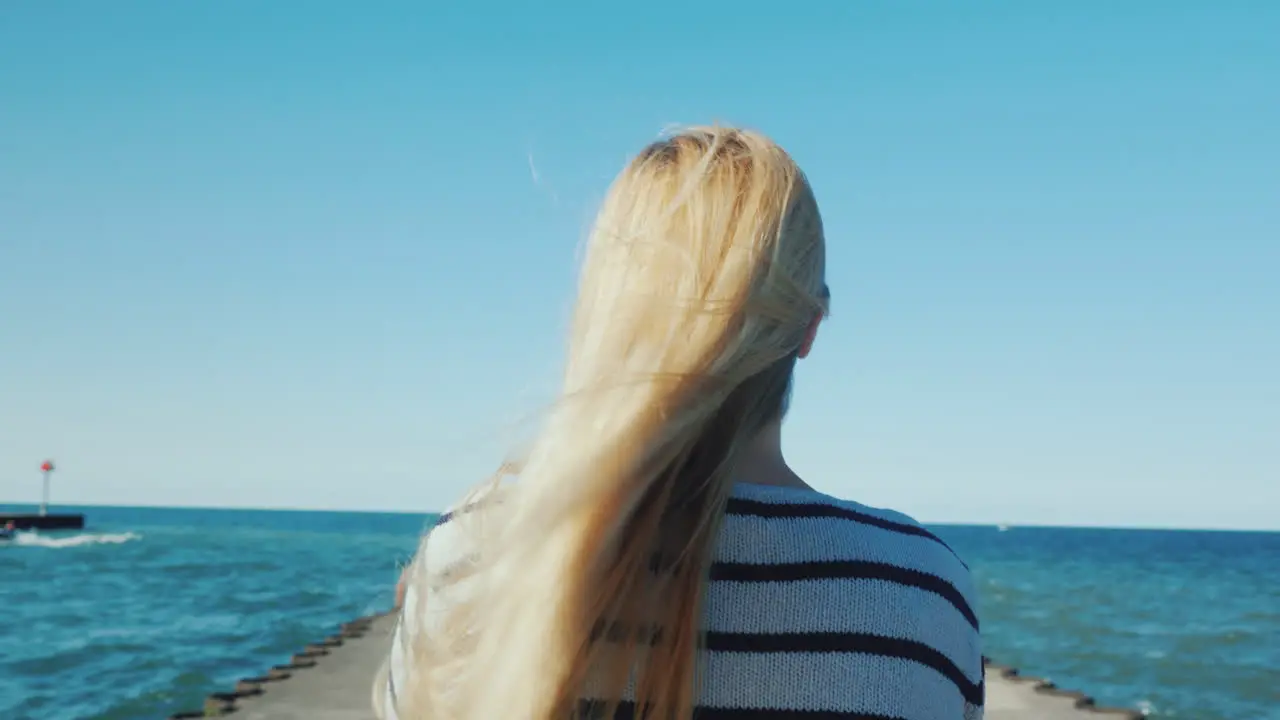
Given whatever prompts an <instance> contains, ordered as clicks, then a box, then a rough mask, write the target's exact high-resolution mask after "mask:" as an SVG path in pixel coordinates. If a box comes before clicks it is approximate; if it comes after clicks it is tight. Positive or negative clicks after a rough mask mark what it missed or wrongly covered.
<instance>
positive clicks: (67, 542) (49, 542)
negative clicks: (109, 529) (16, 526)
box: [12, 532, 142, 549]
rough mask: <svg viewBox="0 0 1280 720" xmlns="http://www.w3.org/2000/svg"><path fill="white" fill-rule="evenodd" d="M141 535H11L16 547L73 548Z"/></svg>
mask: <svg viewBox="0 0 1280 720" xmlns="http://www.w3.org/2000/svg"><path fill="white" fill-rule="evenodd" d="M141 539H142V536H141V535H138V534H137V533H131V532H126V533H101V534H94V533H84V534H81V535H70V536H63V537H50V536H47V535H39V534H37V533H33V532H21V533H18V534H17V535H15V536H14V537H13V540H12V543H13V545H14V546H16V547H40V548H52V549H61V548H74V547H84V546H86V545H121V544H123V543H127V542H130V541H132V540H141Z"/></svg>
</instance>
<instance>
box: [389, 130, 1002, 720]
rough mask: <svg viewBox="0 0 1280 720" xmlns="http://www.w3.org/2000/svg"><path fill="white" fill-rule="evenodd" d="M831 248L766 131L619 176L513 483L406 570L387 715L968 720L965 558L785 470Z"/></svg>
mask: <svg viewBox="0 0 1280 720" xmlns="http://www.w3.org/2000/svg"><path fill="white" fill-rule="evenodd" d="M824 244H825V240H824V238H823V233H822V221H821V218H820V217H819V214H818V206H817V202H816V201H815V199H814V196H813V192H812V190H811V189H810V187H809V185H808V183H807V181H806V179H805V177H804V175H803V174H802V173H801V172H800V170H799V168H798V167H797V166H796V164H795V163H794V162H793V161H792V159H791V158H790V157H789V156H788V155H787V154H786V153H785V152H784V151H783V150H782V149H781V148H779V147H778V146H777V145H775V144H774V143H773V142H771V141H770V140H769V139H768V138H766V137H764V136H762V135H760V134H757V133H754V132H750V131H745V130H735V129H723V128H703V129H692V130H689V131H686V132H683V133H681V134H678V135H675V136H673V137H671V138H669V139H666V140H663V141H660V142H657V143H654V144H652V145H650V146H649V147H648V148H646V149H645V150H644V151H643V152H641V153H640V154H639V155H638V156H637V157H636V158H634V159H633V160H632V161H631V162H630V164H629V165H628V166H627V167H626V168H625V169H624V170H623V171H622V173H621V174H620V175H619V176H618V177H617V179H616V180H615V181H614V183H613V185H612V187H611V189H610V191H609V193H608V195H607V196H606V198H605V200H604V202H603V205H602V207H601V209H600V212H599V216H598V218H597V220H596V223H595V226H594V228H593V230H592V233H591V237H590V241H589V244H588V247H587V252H586V256H585V259H584V262H583V267H582V271H581V278H580V287H579V293H578V301H577V306H576V310H575V314H574V318H573V323H572V329H571V334H570V338H569V348H568V362H567V367H566V368H565V371H564V380H563V389H562V392H561V396H560V399H559V401H558V402H557V404H556V405H555V406H554V408H553V409H552V411H551V413H550V416H549V418H548V420H547V422H546V425H545V427H543V428H542V430H541V432H540V433H539V435H538V436H537V438H536V440H535V441H534V442H533V443H532V445H531V447H530V448H529V450H528V452H527V453H525V454H523V456H522V457H523V461H522V462H521V463H520V466H519V473H518V474H519V478H518V481H516V482H515V483H512V484H509V485H504V486H498V485H496V484H494V485H491V486H489V487H488V489H487V491H486V492H485V493H483V494H479V495H477V496H475V497H473V498H472V499H471V500H470V501H468V502H465V503H463V504H462V506H461V508H460V509H459V510H458V511H455V512H453V513H450V514H447V515H446V516H445V517H444V518H443V519H442V522H441V523H440V524H439V525H437V527H436V528H435V530H434V531H433V532H432V533H431V535H430V536H429V538H428V540H429V541H428V542H424V544H423V547H422V549H421V550H420V552H419V555H418V557H417V559H416V560H415V563H414V565H413V566H412V567H411V573H410V576H409V578H408V592H407V597H406V598H405V608H404V610H403V612H402V616H401V624H400V627H399V628H398V630H397V634H396V641H395V644H394V647H393V649H392V653H391V657H390V661H389V663H388V665H389V668H388V671H386V672H384V673H383V674H382V676H381V679H380V681H379V683H378V685H377V687H375V704H376V705H378V710H379V714H380V715H381V716H382V717H384V718H399V719H400V720H410V719H411V718H412V719H418V718H430V719H431V720H445V719H449V720H492V719H494V718H506V719H512V718H521V719H524V718H528V719H531V720H560V719H562V718H571V717H611V716H613V717H633V716H637V717H638V716H639V715H640V714H641V713H640V712H638V710H637V709H638V708H647V709H648V712H647V713H645V714H646V715H647V716H649V717H653V718H661V719H662V720H667V719H668V718H681V719H683V718H690V717H698V718H704V719H709V720H735V719H741V720H748V719H756V718H784V717H786V718H814V719H817V718H907V719H909V720H935V719H936V720H943V719H947V720H951V719H959V718H977V717H980V716H981V715H982V702H983V684H982V657H981V650H980V648H979V640H978V622H977V618H976V617H975V616H974V612H973V599H972V587H971V582H970V578H969V574H968V570H967V568H966V567H965V566H964V564H963V563H962V562H961V561H960V560H959V559H958V558H957V557H956V556H955V555H954V554H953V553H952V552H951V550H950V549H949V548H948V547H947V546H946V545H944V544H943V543H942V542H941V541H940V540H938V539H937V538H935V537H934V536H933V535H931V534H930V533H928V532H927V531H926V530H924V529H923V528H921V527H920V526H919V525H918V524H916V523H915V522H914V521H912V520H911V519H909V518H907V517H905V516H903V515H900V514H897V513H894V512H890V511H884V510H874V509H871V508H867V507H863V506H861V505H858V504H856V503H853V502H849V501H844V500H838V499H836V498H834V497H830V496H828V495H824V494H822V493H820V492H818V491H816V490H814V489H812V488H810V487H809V486H808V485H807V484H806V483H805V482H804V480H802V479H801V478H800V477H799V476H797V475H796V473H795V472H793V471H792V470H791V469H790V468H789V467H788V466H787V463H786V461H785V460H784V459H783V455H782V450H781V421H782V418H783V415H784V414H785V412H786V408H787V399H788V394H789V390H790V386H791V377H792V371H793V369H794V367H795V364H796V362H797V360H800V359H803V358H805V357H806V356H807V355H808V354H809V352H810V350H811V349H812V347H813V346H814V340H815V337H816V335H817V332H818V328H819V325H820V323H821V321H822V319H823V318H824V316H825V314H826V312H827V302H828V291H827V287H826V283H825V280H824V269H825V268H824V263H825V248H824Z"/></svg>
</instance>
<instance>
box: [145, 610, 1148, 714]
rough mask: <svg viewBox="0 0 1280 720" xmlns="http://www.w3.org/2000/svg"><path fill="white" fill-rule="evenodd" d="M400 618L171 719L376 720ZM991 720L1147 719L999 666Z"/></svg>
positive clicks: (348, 628) (357, 623)
mask: <svg viewBox="0 0 1280 720" xmlns="http://www.w3.org/2000/svg"><path fill="white" fill-rule="evenodd" d="M395 623H396V614H395V613H386V614H382V615H373V616H370V617H364V618H359V619H356V620H353V621H351V622H349V623H346V624H344V625H343V626H342V627H341V629H340V631H339V632H338V633H337V634H335V635H333V636H330V637H328V638H325V639H323V640H319V641H317V642H315V643H312V644H311V645H308V646H306V647H305V648H303V649H302V650H301V651H300V652H299V653H297V654H296V655H294V656H293V658H292V660H291V661H290V662H288V663H286V664H283V665H277V666H275V667H273V668H271V669H270V670H268V671H267V672H266V673H264V674H262V675H260V676H257V677H250V678H245V679H243V680H241V681H240V682H239V683H237V684H236V686H235V688H232V689H230V690H229V691H228V692H221V693H214V694H212V695H210V696H209V697H208V698H206V699H205V703H204V707H202V708H191V709H190V711H187V712H181V713H178V714H176V715H171V716H169V718H170V720H186V719H187V718H204V717H218V716H222V715H232V714H234V716H235V718H236V720H374V717H375V716H374V714H373V705H372V698H373V678H374V675H375V674H377V672H378V668H379V667H381V665H382V661H383V659H384V658H385V657H386V654H387V650H388V648H389V647H390V643H391V633H392V632H393V630H394V629H395ZM986 682H987V705H986V718H987V720H1089V719H1090V718H1097V719H1098V720H1140V719H1141V718H1142V717H1143V715H1142V713H1141V712H1139V711H1137V710H1129V709H1122V708H1104V707H1099V706H1097V705H1095V704H1094V702H1093V699H1092V698H1090V697H1088V696H1087V695H1084V694H1083V693H1079V692H1075V691H1073V690H1063V689H1061V688H1058V687H1056V686H1055V685H1053V684H1052V683H1049V682H1046V681H1044V680H1041V679H1039V678H1034V677H1027V676H1024V675H1022V674H1021V673H1019V672H1018V671H1017V670H1015V669H1013V668H1009V667H1004V666H1001V665H996V664H993V663H988V664H987V668H986Z"/></svg>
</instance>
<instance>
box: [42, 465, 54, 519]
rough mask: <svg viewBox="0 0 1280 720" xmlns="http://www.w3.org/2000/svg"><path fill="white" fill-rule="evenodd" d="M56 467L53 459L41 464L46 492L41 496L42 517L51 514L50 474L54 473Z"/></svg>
mask: <svg viewBox="0 0 1280 720" xmlns="http://www.w3.org/2000/svg"><path fill="white" fill-rule="evenodd" d="M54 469H55V467H54V464H53V461H52V460H45V461H44V464H43V465H41V466H40V472H41V473H42V474H43V475H44V492H43V494H42V495H41V496H40V517H44V516H45V515H48V514H49V476H50V475H52V474H53V471H54Z"/></svg>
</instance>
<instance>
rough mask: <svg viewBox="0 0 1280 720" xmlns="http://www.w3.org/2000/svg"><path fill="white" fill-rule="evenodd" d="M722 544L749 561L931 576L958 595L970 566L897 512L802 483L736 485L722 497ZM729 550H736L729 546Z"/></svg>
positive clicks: (968, 587)
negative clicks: (855, 566) (881, 568)
mask: <svg viewBox="0 0 1280 720" xmlns="http://www.w3.org/2000/svg"><path fill="white" fill-rule="evenodd" d="M727 513H728V517H727V518H726V531H727V537H726V541H727V542H726V544H727V545H729V546H733V545H737V546H738V550H739V553H737V554H741V555H743V556H744V557H742V558H741V559H743V560H747V559H748V558H747V557H746V556H747V555H751V554H756V555H757V556H758V557H756V558H754V561H755V562H768V561H770V560H771V559H772V560H777V561H781V562H827V561H831V562H851V561H860V562H866V563H876V564H882V565H891V566H895V567H900V568H903V569H907V570H911V571H915V572H924V573H929V574H933V575H938V576H939V577H942V578H944V579H946V580H948V581H949V582H950V583H951V584H953V585H955V586H956V589H957V590H959V591H960V592H961V593H962V594H964V595H965V596H971V595H972V594H973V587H972V582H971V579H970V577H969V568H968V565H966V564H965V562H964V560H962V559H961V558H960V556H959V554H958V553H956V551H955V550H954V549H952V548H951V546H950V545H948V544H947V542H946V541H944V540H943V539H942V538H941V537H939V536H938V535H937V534H936V533H935V532H933V531H932V530H930V529H929V528H927V527H925V525H924V524H922V523H920V522H919V521H917V520H916V519H915V518H913V517H911V516H910V515H907V514H905V513H902V512H899V511H897V510H890V509H886V508H877V507H871V506H869V505H864V504H862V503H859V502H856V501H853V500H848V499H844V498H839V497H836V496H833V495H828V494H826V493H823V492H820V491H818V490H813V489H809V488H790V487H774V486H765V485H748V484H738V485H735V486H734V488H733V492H732V494H731V495H730V498H729V504H728V508H727ZM726 551H727V552H728V553H730V554H731V555H732V554H735V553H734V551H733V548H732V547H729V548H726Z"/></svg>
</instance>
